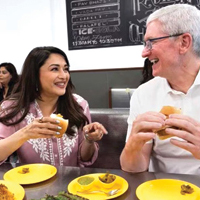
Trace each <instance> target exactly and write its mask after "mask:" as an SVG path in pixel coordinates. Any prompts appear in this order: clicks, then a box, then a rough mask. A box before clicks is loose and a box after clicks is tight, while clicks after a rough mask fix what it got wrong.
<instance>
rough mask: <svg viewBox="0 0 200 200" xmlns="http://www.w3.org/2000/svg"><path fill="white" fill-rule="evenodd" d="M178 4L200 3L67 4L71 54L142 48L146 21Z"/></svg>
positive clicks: (110, 0)
mask: <svg viewBox="0 0 200 200" xmlns="http://www.w3.org/2000/svg"><path fill="white" fill-rule="evenodd" d="M175 3H188V4H192V5H196V6H197V8H200V0H188V1H185V0H159V1H158V0H146V1H141V0H140V1H139V0H66V6H67V8H66V9H67V28H68V45H69V50H75V49H87V48H100V47H114V46H129V45H141V44H142V41H143V37H144V34H145V25H146V19H147V17H148V16H149V15H150V14H151V13H152V12H154V11H155V10H157V9H159V8H161V7H163V6H167V5H170V4H175Z"/></svg>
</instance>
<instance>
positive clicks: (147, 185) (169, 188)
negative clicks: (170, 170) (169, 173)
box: [136, 179, 200, 200]
mask: <svg viewBox="0 0 200 200" xmlns="http://www.w3.org/2000/svg"><path fill="white" fill-rule="evenodd" d="M183 184H186V185H190V186H191V187H192V188H193V189H194V192H193V193H192V194H185V195H182V194H181V193H180V192H181V185H183ZM136 195H137V197H138V198H139V199H140V200H161V199H162V200H200V188H199V187H197V186H196V185H193V184H192V183H188V182H186V181H181V180H175V179H157V180H152V181H147V182H144V183H143V184H141V185H139V186H138V188H137V189H136Z"/></svg>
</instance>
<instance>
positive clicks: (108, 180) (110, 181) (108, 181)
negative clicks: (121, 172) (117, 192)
mask: <svg viewBox="0 0 200 200" xmlns="http://www.w3.org/2000/svg"><path fill="white" fill-rule="evenodd" d="M115 183H116V176H115V175H114V174H110V173H109V172H106V173H105V174H103V175H100V176H99V186H100V187H102V188H105V189H110V188H112V187H113V186H114V185H115Z"/></svg>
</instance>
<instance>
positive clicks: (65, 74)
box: [59, 69, 68, 78]
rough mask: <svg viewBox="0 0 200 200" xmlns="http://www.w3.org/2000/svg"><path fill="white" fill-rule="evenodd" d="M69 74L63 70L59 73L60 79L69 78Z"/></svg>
mask: <svg viewBox="0 0 200 200" xmlns="http://www.w3.org/2000/svg"><path fill="white" fill-rule="evenodd" d="M67 74H68V73H66V71H65V70H63V69H61V70H60V71H59V78H66V77H67Z"/></svg>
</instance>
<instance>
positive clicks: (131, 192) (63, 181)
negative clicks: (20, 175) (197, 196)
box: [0, 163, 200, 200]
mask: <svg viewBox="0 0 200 200" xmlns="http://www.w3.org/2000/svg"><path fill="white" fill-rule="evenodd" d="M15 166H16V165H15V164H13V165H11V164H10V163H4V164H2V165H1V166H0V179H1V180H3V175H4V173H5V172H7V171H8V170H10V169H12V168H13V167H15ZM57 170H58V171H57V174H56V175H55V176H54V177H52V178H51V179H49V180H46V181H43V182H41V183H37V184H30V185H23V187H24V189H25V193H26V194H25V198H24V200H30V199H33V198H35V199H39V198H42V197H44V196H45V194H51V195H56V194H57V193H58V192H59V191H67V186H68V184H69V183H70V182H71V181H72V180H73V179H75V178H77V177H79V176H82V175H85V174H91V173H105V172H106V171H109V172H110V173H112V174H116V175H118V176H121V177H123V178H124V179H125V180H126V181H127V182H128V183H129V188H128V190H127V191H126V192H125V193H124V194H123V195H121V196H119V197H117V198H115V199H116V200H138V198H137V197H136V194H135V191H136V188H137V187H138V186H139V185H140V184H142V183H143V182H145V181H148V180H153V179H179V180H184V181H187V182H190V183H193V184H195V185H197V186H198V187H200V175H186V174H166V173H152V172H142V173H127V172H124V171H122V170H118V169H99V168H79V167H68V166H60V167H57Z"/></svg>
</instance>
